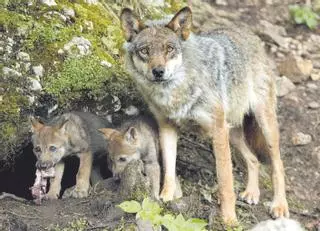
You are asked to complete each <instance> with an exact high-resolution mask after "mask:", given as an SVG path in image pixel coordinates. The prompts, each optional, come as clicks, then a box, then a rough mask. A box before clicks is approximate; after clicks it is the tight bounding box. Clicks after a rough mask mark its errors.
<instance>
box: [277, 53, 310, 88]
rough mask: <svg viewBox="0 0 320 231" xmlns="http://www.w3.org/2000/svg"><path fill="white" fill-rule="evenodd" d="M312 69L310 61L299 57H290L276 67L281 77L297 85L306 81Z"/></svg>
mask: <svg viewBox="0 0 320 231" xmlns="http://www.w3.org/2000/svg"><path fill="white" fill-rule="evenodd" d="M312 69H313V65H312V61H311V60H308V59H302V58H301V57H300V56H293V55H290V56H289V57H288V58H287V59H285V60H284V61H282V62H281V63H280V64H279V65H278V70H279V73H280V74H281V75H285V76H287V77H288V78H289V79H290V80H291V81H292V82H294V83H299V82H301V81H303V80H306V79H308V77H309V76H310V75H311V72H312Z"/></svg>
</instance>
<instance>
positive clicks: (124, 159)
mask: <svg viewBox="0 0 320 231" xmlns="http://www.w3.org/2000/svg"><path fill="white" fill-rule="evenodd" d="M119 161H120V162H126V161H127V159H126V158H124V157H120V158H119Z"/></svg>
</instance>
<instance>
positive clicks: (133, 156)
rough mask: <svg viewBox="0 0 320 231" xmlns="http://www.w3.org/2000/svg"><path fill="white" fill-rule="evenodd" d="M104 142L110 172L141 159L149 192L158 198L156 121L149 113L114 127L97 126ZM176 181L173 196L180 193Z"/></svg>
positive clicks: (158, 175) (159, 171)
mask: <svg viewBox="0 0 320 231" xmlns="http://www.w3.org/2000/svg"><path fill="white" fill-rule="evenodd" d="M99 131H101V132H102V133H103V134H104V137H105V139H106V140H107V141H108V142H107V143H108V153H109V158H110V161H111V163H112V172H113V174H114V175H115V176H120V175H121V173H122V172H123V170H124V169H125V167H126V166H127V165H128V163H130V162H131V161H133V160H142V162H143V164H144V171H145V174H146V176H147V177H148V178H149V179H150V183H151V187H152V194H153V197H154V198H155V199H158V198H159V193H160V179H161V170H160V164H159V158H160V157H159V155H160V154H159V153H160V147H159V133H158V125H157V122H156V121H155V120H154V119H153V118H152V117H151V116H146V115H145V116H137V117H135V118H132V119H130V120H128V121H126V122H125V123H123V124H122V125H121V126H120V127H119V128H117V129H111V128H103V129H99ZM180 194H181V189H180V184H179V182H178V187H177V190H176V196H177V197H180V196H181V195H180Z"/></svg>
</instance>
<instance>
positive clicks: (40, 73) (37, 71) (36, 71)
mask: <svg viewBox="0 0 320 231" xmlns="http://www.w3.org/2000/svg"><path fill="white" fill-rule="evenodd" d="M32 71H33V73H34V74H35V75H36V76H37V77H42V76H43V71H44V69H43V66H42V65H41V64H40V65H39V66H33V67H32Z"/></svg>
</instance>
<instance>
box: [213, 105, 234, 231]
mask: <svg viewBox="0 0 320 231" xmlns="http://www.w3.org/2000/svg"><path fill="white" fill-rule="evenodd" d="M212 145H213V151H214V154H215V159H216V170H217V180H218V186H219V196H220V206H221V214H222V219H223V221H224V222H225V224H227V225H234V224H236V223H237V217H236V211H235V201H236V199H235V193H234V190H233V175H232V161H231V152H230V145H229V128H228V125H227V122H226V120H225V116H224V110H223V108H222V106H221V107H218V108H216V109H215V112H214V126H213V131H212Z"/></svg>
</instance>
